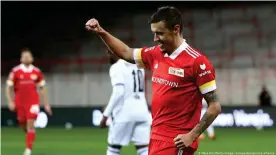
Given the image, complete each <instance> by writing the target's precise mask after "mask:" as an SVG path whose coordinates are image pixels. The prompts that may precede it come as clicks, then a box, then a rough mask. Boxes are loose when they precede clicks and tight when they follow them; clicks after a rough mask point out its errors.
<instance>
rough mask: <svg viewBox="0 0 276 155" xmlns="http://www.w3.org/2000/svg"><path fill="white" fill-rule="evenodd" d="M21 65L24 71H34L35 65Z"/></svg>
mask: <svg viewBox="0 0 276 155" xmlns="http://www.w3.org/2000/svg"><path fill="white" fill-rule="evenodd" d="M19 67H20V69H22V71H23V72H32V71H33V69H34V66H33V65H30V66H29V67H26V66H25V65H24V64H20V65H19Z"/></svg>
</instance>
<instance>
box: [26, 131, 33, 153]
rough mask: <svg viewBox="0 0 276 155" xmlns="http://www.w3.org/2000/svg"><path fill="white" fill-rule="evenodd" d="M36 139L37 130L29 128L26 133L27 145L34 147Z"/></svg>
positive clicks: (30, 147)
mask: <svg viewBox="0 0 276 155" xmlns="http://www.w3.org/2000/svg"><path fill="white" fill-rule="evenodd" d="M34 140H35V130H28V132H27V135H26V147H27V148H28V149H32V147H33V142H34Z"/></svg>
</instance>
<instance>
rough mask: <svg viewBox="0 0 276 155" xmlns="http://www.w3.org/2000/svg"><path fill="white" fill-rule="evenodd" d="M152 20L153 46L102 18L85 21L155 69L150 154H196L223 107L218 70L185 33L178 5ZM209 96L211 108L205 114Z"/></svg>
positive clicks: (121, 51)
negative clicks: (111, 29)
mask: <svg viewBox="0 0 276 155" xmlns="http://www.w3.org/2000/svg"><path fill="white" fill-rule="evenodd" d="M149 24H150V25H151V31H152V32H153V34H154V41H155V42H156V43H157V44H158V45H157V46H154V47H150V48H147V47H144V48H130V47H129V46H127V45H126V44H125V43H123V42H122V41H120V40H119V39H117V38H115V37H114V36H112V35H111V34H110V33H108V32H107V31H105V30H104V29H103V28H102V27H101V26H100V24H99V23H98V21H97V20H96V19H90V20H89V21H88V22H87V23H86V25H85V26H86V29H87V30H89V31H92V32H95V33H96V34H98V35H99V36H100V38H101V39H102V40H103V41H104V43H105V44H106V46H107V47H108V48H109V49H110V50H111V51H112V52H113V53H114V54H116V55H117V56H118V57H120V58H122V59H124V60H126V61H128V62H131V63H136V64H137V65H138V66H139V67H143V68H147V69H149V70H151V71H152V72H153V77H152V108H151V110H152V117H153V122H152V130H151V139H150V144H149V155H193V154H194V152H195V151H196V150H197V147H198V141H197V139H198V137H199V136H200V135H201V133H203V132H204V131H205V130H206V129H207V128H208V126H209V125H210V124H211V123H212V122H213V121H214V120H215V118H216V117H217V116H218V115H219V113H220V111H221V106H220V104H219V102H218V97H217V93H216V81H215V70H214V69H213V66H212V64H211V63H210V62H209V60H208V59H207V58H206V57H205V56H204V55H203V54H202V53H200V52H199V51H197V50H196V49H194V48H193V47H191V46H190V45H188V43H186V41H185V39H183V38H182V34H181V33H182V30H183V23H182V16H181V13H180V12H179V11H178V10H177V9H176V8H174V7H169V6H167V7H161V8H159V9H158V10H157V11H156V12H155V13H154V14H153V15H152V16H151V18H150V20H149ZM203 97H204V98H205V100H206V101H207V104H208V108H207V111H206V113H205V114H204V115H203V117H202V118H201V120H200V113H201V108H202V98H203ZM131 110H135V108H133V109H131Z"/></svg>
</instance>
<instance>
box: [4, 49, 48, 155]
mask: <svg viewBox="0 0 276 155" xmlns="http://www.w3.org/2000/svg"><path fill="white" fill-rule="evenodd" d="M32 62H33V56H32V53H31V51H30V50H29V49H23V50H22V53H21V64H20V65H18V66H16V67H14V68H13V69H12V71H11V73H10V75H9V78H8V80H7V89H6V95H7V100H8V104H9V109H10V110H11V111H14V112H16V114H17V120H18V123H19V124H20V126H21V127H22V128H23V129H24V131H25V133H26V150H25V152H24V155H30V154H31V150H32V146H33V143H34V140H35V137H36V133H35V127H34V122H35V120H36V118H37V116H38V113H39V103H40V101H39V95H38V92H37V86H39V87H40V90H41V94H42V96H43V100H44V106H45V111H46V112H47V113H48V114H49V115H52V111H51V107H50V105H49V103H48V99H47V93H46V88H45V80H44V78H43V75H42V73H41V71H40V70H39V69H38V68H37V67H35V66H33V65H32ZM12 91H14V99H12Z"/></svg>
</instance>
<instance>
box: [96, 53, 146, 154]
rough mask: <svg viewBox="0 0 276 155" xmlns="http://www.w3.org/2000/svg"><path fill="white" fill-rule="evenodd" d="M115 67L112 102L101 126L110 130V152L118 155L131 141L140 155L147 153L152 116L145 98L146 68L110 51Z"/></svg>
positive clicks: (110, 72) (105, 112) (111, 76)
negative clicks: (108, 122) (108, 123)
mask: <svg viewBox="0 0 276 155" xmlns="http://www.w3.org/2000/svg"><path fill="white" fill-rule="evenodd" d="M107 54H108V57H109V60H110V63H111V64H112V66H111V67H110V70H109V75H110V79H111V84H112V87H113V90H112V95H111V97H110V100H109V103H108V105H107V107H106V108H105V110H104V112H103V118H102V121H101V124H100V126H101V127H102V128H103V127H106V122H107V119H108V117H111V118H112V123H111V124H110V126H109V132H108V147H107V155H119V154H120V150H121V147H122V146H126V145H128V144H129V142H130V141H132V142H133V143H134V145H135V147H136V150H137V154H138V155H148V144H149V138H150V126H151V116H150V113H149V110H148V105H147V102H146V98H145V91H144V90H145V89H144V88H145V84H144V80H145V71H144V69H138V68H137V66H136V65H135V64H131V63H128V62H126V61H124V60H122V59H118V58H117V57H116V56H115V55H113V54H111V52H107Z"/></svg>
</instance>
